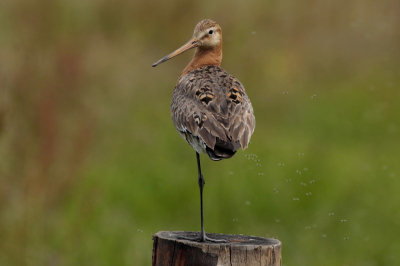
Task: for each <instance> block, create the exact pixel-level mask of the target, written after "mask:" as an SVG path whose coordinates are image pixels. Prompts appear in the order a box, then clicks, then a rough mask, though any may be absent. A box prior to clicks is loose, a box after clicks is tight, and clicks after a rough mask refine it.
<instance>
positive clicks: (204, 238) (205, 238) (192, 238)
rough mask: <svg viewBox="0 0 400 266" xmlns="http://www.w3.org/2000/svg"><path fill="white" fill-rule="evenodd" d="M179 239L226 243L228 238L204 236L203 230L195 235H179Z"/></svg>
mask: <svg viewBox="0 0 400 266" xmlns="http://www.w3.org/2000/svg"><path fill="white" fill-rule="evenodd" d="M178 238H179V239H184V240H190V241H196V242H207V241H208V242H214V243H228V242H229V241H228V240H225V239H214V238H210V237H208V236H206V233H205V232H200V234H199V235H198V236H197V237H188V236H179V237H178Z"/></svg>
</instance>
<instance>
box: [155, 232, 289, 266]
mask: <svg viewBox="0 0 400 266" xmlns="http://www.w3.org/2000/svg"><path fill="white" fill-rule="evenodd" d="M198 234H199V232H182V231H174V232H169V231H160V232H158V233H157V234H155V235H154V236H153V264H152V265H153V266H167V265H168V266H239V265H240V266H242V265H243V266H244V265H246V266H253V265H254V266H256V265H257V266H280V265H282V258H281V247H282V244H281V242H280V241H279V240H277V239H272V238H262V237H255V236H243V235H223V234H210V233H208V234H207V236H209V237H211V238H215V239H226V240H228V241H229V242H228V243H210V242H205V243H204V242H194V241H189V240H184V239H179V238H178V237H179V236H186V237H188V236H189V237H194V236H196V235H198Z"/></svg>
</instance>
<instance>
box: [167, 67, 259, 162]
mask: <svg viewBox="0 0 400 266" xmlns="http://www.w3.org/2000/svg"><path fill="white" fill-rule="evenodd" d="M171 116H172V121H173V122H174V125H175V127H176V129H177V130H178V131H179V133H180V134H181V136H182V137H183V138H184V139H185V140H186V141H187V142H188V143H189V144H190V145H191V146H192V147H193V148H194V149H195V150H196V151H197V152H199V153H202V152H206V153H207V154H208V155H209V156H210V158H211V159H212V160H220V159H224V158H230V157H232V156H233V155H234V154H235V152H236V150H237V149H239V148H240V147H242V148H243V149H246V148H247V146H248V144H249V141H250V137H251V134H252V133H253V131H254V126H255V119H254V115H253V108H252V106H251V102H250V100H249V98H248V97H247V95H246V91H245V89H244V87H243V85H242V84H241V83H240V82H239V81H238V80H237V79H236V78H234V77H233V76H231V75H230V74H228V73H227V72H226V71H225V70H223V69H222V68H220V67H218V66H203V67H200V68H197V69H195V70H193V71H191V72H189V73H188V74H186V75H184V76H182V77H181V78H180V79H179V80H178V84H177V85H176V87H175V90H174V94H173V96H172V102H171Z"/></svg>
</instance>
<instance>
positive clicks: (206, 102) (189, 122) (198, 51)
mask: <svg viewBox="0 0 400 266" xmlns="http://www.w3.org/2000/svg"><path fill="white" fill-rule="evenodd" d="M193 48H195V52H194V56H193V58H192V60H191V61H190V63H189V64H188V65H187V66H186V68H185V69H184V70H183V71H182V73H181V74H180V75H179V77H178V81H177V84H176V86H175V89H174V91H173V95H172V101H171V107H170V111H171V117H172V121H173V124H174V126H175V128H176V129H177V131H178V132H179V134H180V135H181V136H182V138H183V139H184V140H186V142H187V143H188V144H189V145H190V146H192V147H193V149H194V150H195V151H196V160H197V168H198V169H197V170H198V177H197V178H198V186H199V189H200V220H201V221H200V222H201V231H200V232H199V235H198V236H196V237H194V238H191V237H181V238H183V239H187V240H192V241H198V242H206V241H210V242H227V241H226V240H225V239H213V238H210V237H208V236H207V235H206V233H205V231H204V218H203V189H204V185H205V179H204V176H203V174H202V171H201V164H200V154H202V153H205V154H207V155H208V157H209V158H210V159H211V160H213V161H220V160H222V159H228V158H231V157H233V156H234V155H235V153H236V151H237V150H238V149H240V148H242V149H243V150H244V149H246V148H247V147H248V145H249V142H250V138H251V136H252V134H253V132H254V128H255V117H254V112H253V107H252V105H251V102H250V99H249V97H248V96H247V94H246V91H245V88H244V86H243V85H242V83H240V81H239V80H238V79H236V78H235V77H233V76H232V75H230V74H229V73H228V72H226V71H225V70H224V69H222V68H221V67H220V64H221V60H222V29H221V27H220V26H219V25H218V24H217V23H216V22H215V21H213V20H210V19H205V20H202V21H200V22H199V23H197V25H196V27H195V29H194V33H193V36H192V38H191V39H190V40H189V41H188V42H187V43H186V44H184V45H183V46H181V47H180V48H178V49H177V50H175V51H174V52H172V53H170V54H168V55H167V56H165V57H163V58H161V59H160V60H158V61H157V62H155V63H154V64H153V65H152V66H153V67H155V66H157V65H159V64H161V63H163V62H165V61H167V60H169V59H171V58H173V57H175V56H177V55H179V54H181V53H183V52H185V51H188V50H190V49H193Z"/></svg>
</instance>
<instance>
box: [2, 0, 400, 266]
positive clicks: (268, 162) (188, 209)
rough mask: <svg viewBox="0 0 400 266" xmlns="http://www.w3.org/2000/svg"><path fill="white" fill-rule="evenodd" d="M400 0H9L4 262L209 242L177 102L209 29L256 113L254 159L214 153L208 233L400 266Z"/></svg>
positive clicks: (290, 254) (326, 261)
mask: <svg viewBox="0 0 400 266" xmlns="http://www.w3.org/2000/svg"><path fill="white" fill-rule="evenodd" d="M399 10H400V2H399V1H398V0H382V1H372V0H364V1H360V0H349V1H345V0H341V1H334V0H328V1H322V0H320V1H312V0H310V1H295V0H282V1H275V0H273V1H209V0H206V1H196V2H194V1H183V0H181V1H178V0H175V1H161V0H158V1H138V0H134V1H127V0H117V1H106V0H93V1H78V0H63V1H53V0H47V1H32V0H20V1H9V0H6V1H2V2H1V3H0V60H1V65H0V89H1V90H0V93H1V94H0V176H1V178H0V215H1V217H0V265H150V263H151V253H152V235H153V234H154V233H156V232H157V231H161V230H171V231H172V230H186V231H198V230H199V229H200V218H199V196H198V187H197V172H196V171H197V170H196V161H195V152H194V150H192V149H191V147H190V146H188V145H187V144H186V143H185V142H184V141H183V140H182V139H181V137H180V136H179V135H178V134H177V132H176V131H175V129H174V127H173V125H172V122H171V119H170V114H169V104H170V100H171V96H172V91H173V88H174V85H175V83H176V80H177V77H178V75H179V74H180V72H181V70H182V69H183V68H184V67H185V66H186V65H187V63H188V62H189V60H190V59H191V57H192V54H193V51H190V52H187V53H185V54H183V55H181V56H179V57H177V58H174V59H173V60H171V61H168V62H167V63H164V64H162V65H160V66H158V67H157V68H152V67H151V64H152V63H154V62H155V61H157V60H158V59H160V58H161V57H163V56H165V55H167V54H168V53H170V52H172V51H173V50H174V49H176V48H178V47H180V46H181V45H182V44H184V43H185V42H186V41H187V40H189V38H190V37H191V36H192V32H193V29H194V26H195V25H196V23H197V22H198V21H200V20H202V19H205V18H209V19H213V20H215V21H217V22H218V23H219V24H220V25H221V27H222V29H223V33H224V59H223V62H222V67H223V68H224V69H226V70H227V71H228V72H229V73H230V74H232V75H234V76H235V77H237V78H238V79H239V80H240V81H241V82H242V83H243V84H244V85H245V87H246V90H247V93H248V95H249V97H250V98H251V100H252V103H253V106H254V110H255V115H256V120H257V126H256V130H255V133H254V135H253V138H252V141H251V144H250V146H249V148H248V149H247V150H246V151H240V152H238V153H237V155H236V156H235V157H234V158H232V159H230V160H225V161H221V162H212V161H210V160H209V159H208V158H207V157H206V156H204V155H203V156H202V159H203V160H202V164H203V170H204V176H205V178H206V182H207V184H206V187H205V228H206V231H208V232H218V233H227V234H246V235H257V236H262V237H276V238H278V239H279V240H280V241H282V243H283V264H284V265H328V266H329V265H348V266H350V265H363V266H370V265H371V266H372V265H400V255H399V254H400V240H399V238H400V206H399V203H400V196H399V193H400V180H399V176H400V164H399V159H400V123H399V118H400V90H399V89H400V53H399V47H400V12H399Z"/></svg>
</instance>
